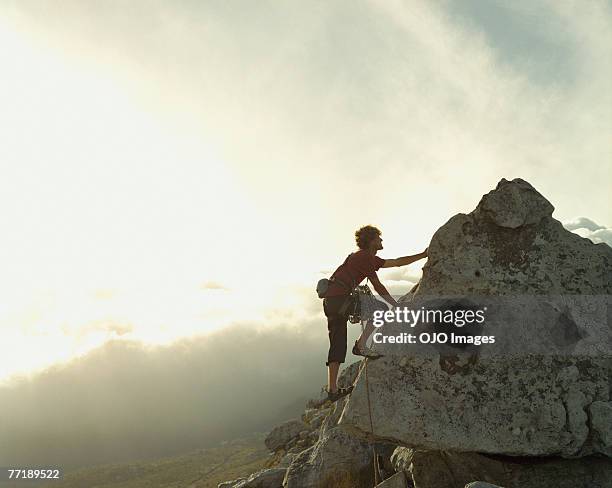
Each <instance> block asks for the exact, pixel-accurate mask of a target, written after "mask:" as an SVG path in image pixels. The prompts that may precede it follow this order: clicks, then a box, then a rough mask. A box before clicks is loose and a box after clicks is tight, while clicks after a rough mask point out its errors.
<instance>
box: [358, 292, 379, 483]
mask: <svg viewBox="0 0 612 488" xmlns="http://www.w3.org/2000/svg"><path fill="white" fill-rule="evenodd" d="M366 286H367V281H366ZM362 307H363V304H362ZM362 311H363V310H362ZM366 315H367V314H366ZM365 323H367V318H366V320H365V321H364V320H361V335H363V334H364V331H365ZM365 342H366V343H367V337H366V340H365ZM361 369H362V370H364V371H365V386H366V397H367V399H368V415H369V418H370V433H371V434H372V438H374V421H373V419H372V403H371V401H370V382H369V380H368V358H367V357H366V358H364V360H363V364H362V365H361ZM360 376H361V374H360ZM372 458H373V460H374V486H376V485H377V484H378V480H379V473H380V467H379V465H378V456H377V455H376V448H375V447H374V441H372ZM381 481H382V480H381Z"/></svg>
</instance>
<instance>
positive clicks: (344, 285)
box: [323, 225, 427, 401]
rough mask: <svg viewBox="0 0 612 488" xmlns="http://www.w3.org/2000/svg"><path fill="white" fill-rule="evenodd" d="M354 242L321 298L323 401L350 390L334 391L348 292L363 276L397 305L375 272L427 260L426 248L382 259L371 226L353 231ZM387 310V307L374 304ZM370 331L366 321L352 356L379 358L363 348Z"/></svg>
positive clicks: (342, 347)
mask: <svg viewBox="0 0 612 488" xmlns="http://www.w3.org/2000/svg"><path fill="white" fill-rule="evenodd" d="M355 241H356V242H357V247H358V248H359V250H358V251H356V252H353V253H351V254H350V255H349V256H348V257H347V258H346V260H345V261H344V263H342V264H341V265H340V266H339V267H338V268H337V269H336V271H334V273H333V274H332V276H331V278H330V280H331V281H332V283H331V284H330V286H329V289H328V291H327V293H326V294H325V298H324V299H323V311H324V313H325V316H326V317H327V330H328V335H329V352H328V354H327V362H326V363H325V364H326V365H327V398H328V399H329V400H331V401H336V400H338V399H339V398H341V397H343V396H344V395H346V394H348V393H350V392H351V390H352V388H353V387H352V386H351V387H348V388H340V389H339V388H338V385H337V379H338V370H339V369H340V363H343V362H344V359H345V357H346V340H347V339H346V324H347V320H348V311H344V312H343V311H342V309H343V305H344V304H345V303H346V301H347V300H348V297H349V295H350V292H351V290H353V289H354V288H355V287H356V286H357V285H359V284H360V283H361V282H362V281H363V280H364V279H365V278H366V277H367V278H369V280H370V281H371V282H372V285H373V286H374V290H375V291H376V292H377V293H378V294H379V295H380V296H381V297H382V298H383V299H384V300H385V301H386V302H387V303H388V304H389V305H391V306H392V307H397V306H398V303H397V301H396V300H395V298H393V297H392V296H391V295H389V292H388V291H387V289H386V288H385V287H384V285H383V284H382V283H381V282H380V280H379V279H378V276H377V275H376V271H378V270H379V269H380V268H392V267H396V266H405V265H407V264H410V263H413V262H415V261H418V260H419V259H423V258H425V257H427V249H425V251H423V252H422V253H420V254H415V255H414V256H404V257H401V258H396V259H382V258H381V257H379V256H377V255H376V253H377V252H378V251H380V250H381V249H382V248H383V245H382V238H381V231H380V230H379V229H378V228H376V227H374V226H371V225H366V226H364V227H361V228H360V229H358V230H357V231H356V232H355ZM378 303H379V304H380V305H381V306H382V307H384V308H385V309H387V306H386V305H385V304H384V303H382V302H380V301H378ZM373 330H374V326H373V325H372V320H368V322H367V324H366V327H365V329H364V331H363V332H362V334H361V336H360V337H359V339H357V341H355V345H354V346H353V351H352V352H353V354H355V355H357V356H364V357H369V358H372V359H374V358H377V357H380V356H378V355H376V353H374V352H373V351H372V350H370V349H369V348H367V347H366V342H367V340H368V338H369V337H370V334H371V333H372V331H373Z"/></svg>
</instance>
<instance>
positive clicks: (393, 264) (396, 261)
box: [382, 249, 427, 268]
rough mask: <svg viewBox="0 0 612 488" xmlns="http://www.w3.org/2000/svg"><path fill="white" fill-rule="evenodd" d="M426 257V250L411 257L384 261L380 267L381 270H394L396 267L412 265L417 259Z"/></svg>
mask: <svg viewBox="0 0 612 488" xmlns="http://www.w3.org/2000/svg"><path fill="white" fill-rule="evenodd" d="M426 257H427V249H425V250H424V251H423V252H421V253H419V254H415V255H413V256H404V257H401V258H396V259H385V264H383V265H382V268H394V267H396V266H405V265H407V264H410V263H414V262H415V261H418V260H419V259H423V258H426Z"/></svg>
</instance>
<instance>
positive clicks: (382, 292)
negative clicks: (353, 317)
mask: <svg viewBox="0 0 612 488" xmlns="http://www.w3.org/2000/svg"><path fill="white" fill-rule="evenodd" d="M370 281H371V282H372V286H374V289H375V290H376V293H378V294H379V295H380V296H381V298H382V299H383V300H385V301H386V302H387V303H388V304H389V305H391V306H392V307H397V306H398V305H399V303H397V300H395V298H393V297H392V296H391V295H389V292H388V291H387V289H386V288H385V285H383V284H382V283H381V282H380V280H379V279H378V276H376V274H374V275H373V276H370Z"/></svg>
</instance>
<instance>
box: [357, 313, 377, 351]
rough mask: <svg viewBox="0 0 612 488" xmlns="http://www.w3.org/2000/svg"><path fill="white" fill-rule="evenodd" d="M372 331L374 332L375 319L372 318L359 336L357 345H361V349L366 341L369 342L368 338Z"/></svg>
mask: <svg viewBox="0 0 612 488" xmlns="http://www.w3.org/2000/svg"><path fill="white" fill-rule="evenodd" d="M372 332H374V321H373V320H371V319H370V320H368V321H367V322H366V326H365V329H364V330H363V332H362V333H361V335H360V336H359V339H357V345H358V346H359V349H360V350H363V348H364V347H365V346H366V342H368V338H369V337H370V335H371V334H372Z"/></svg>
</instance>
